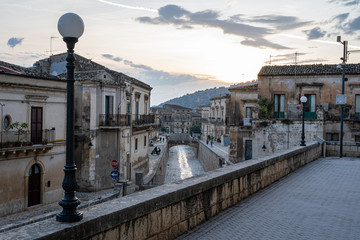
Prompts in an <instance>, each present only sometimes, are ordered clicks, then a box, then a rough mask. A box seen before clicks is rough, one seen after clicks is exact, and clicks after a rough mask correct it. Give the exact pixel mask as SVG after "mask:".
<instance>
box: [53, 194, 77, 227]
mask: <svg viewBox="0 0 360 240" xmlns="http://www.w3.org/2000/svg"><path fill="white" fill-rule="evenodd" d="M79 204H80V201H79V200H78V199H77V198H76V199H75V200H64V199H63V200H61V201H60V202H59V205H60V206H62V207H63V210H62V211H61V212H60V213H58V214H56V221H58V222H78V221H80V220H81V219H82V218H83V214H82V213H81V212H79V211H77V210H76V207H77V206H78V205H79Z"/></svg>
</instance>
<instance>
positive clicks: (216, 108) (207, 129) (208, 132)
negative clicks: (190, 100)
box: [202, 94, 230, 145]
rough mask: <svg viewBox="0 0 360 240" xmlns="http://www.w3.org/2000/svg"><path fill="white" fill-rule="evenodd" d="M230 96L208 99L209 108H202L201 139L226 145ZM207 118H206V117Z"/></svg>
mask: <svg viewBox="0 0 360 240" xmlns="http://www.w3.org/2000/svg"><path fill="white" fill-rule="evenodd" d="M229 100H230V94H225V95H218V96H215V97H212V98H211V99H210V106H204V108H203V112H202V116H203V117H204V118H203V119H204V121H203V122H202V139H203V140H204V141H207V140H208V139H209V138H210V139H213V141H218V142H221V143H222V144H223V145H228V142H229V141H228V137H229V128H228V111H229ZM207 116H208V117H207Z"/></svg>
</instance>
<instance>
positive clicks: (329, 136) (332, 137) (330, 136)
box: [326, 133, 339, 141]
mask: <svg viewBox="0 0 360 240" xmlns="http://www.w3.org/2000/svg"><path fill="white" fill-rule="evenodd" d="M326 141H339V134H338V133H326Z"/></svg>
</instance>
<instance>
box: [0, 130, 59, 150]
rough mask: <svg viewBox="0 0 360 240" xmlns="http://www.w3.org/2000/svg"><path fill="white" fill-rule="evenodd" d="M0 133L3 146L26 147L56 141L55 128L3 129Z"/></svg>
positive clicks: (0, 144)
mask: <svg viewBox="0 0 360 240" xmlns="http://www.w3.org/2000/svg"><path fill="white" fill-rule="evenodd" d="M0 135H1V137H0V147H1V148H13V147H26V146H32V145H35V144H47V143H51V142H54V141H55V129H44V130H36V131H35V130H22V131H2V132H1V133H0Z"/></svg>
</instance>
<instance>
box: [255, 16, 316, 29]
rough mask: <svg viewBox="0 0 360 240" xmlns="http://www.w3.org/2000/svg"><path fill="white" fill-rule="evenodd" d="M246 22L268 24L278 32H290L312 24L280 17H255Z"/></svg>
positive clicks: (290, 17) (288, 17) (292, 18)
mask: <svg viewBox="0 0 360 240" xmlns="http://www.w3.org/2000/svg"><path fill="white" fill-rule="evenodd" d="M248 21H249V22H256V23H265V24H269V25H271V26H273V27H275V28H276V29H278V30H291V29H295V28H300V27H303V26H306V25H309V24H311V23H312V21H300V20H299V19H298V18H297V17H293V16H280V15H263V16H255V17H253V18H251V19H248Z"/></svg>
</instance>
